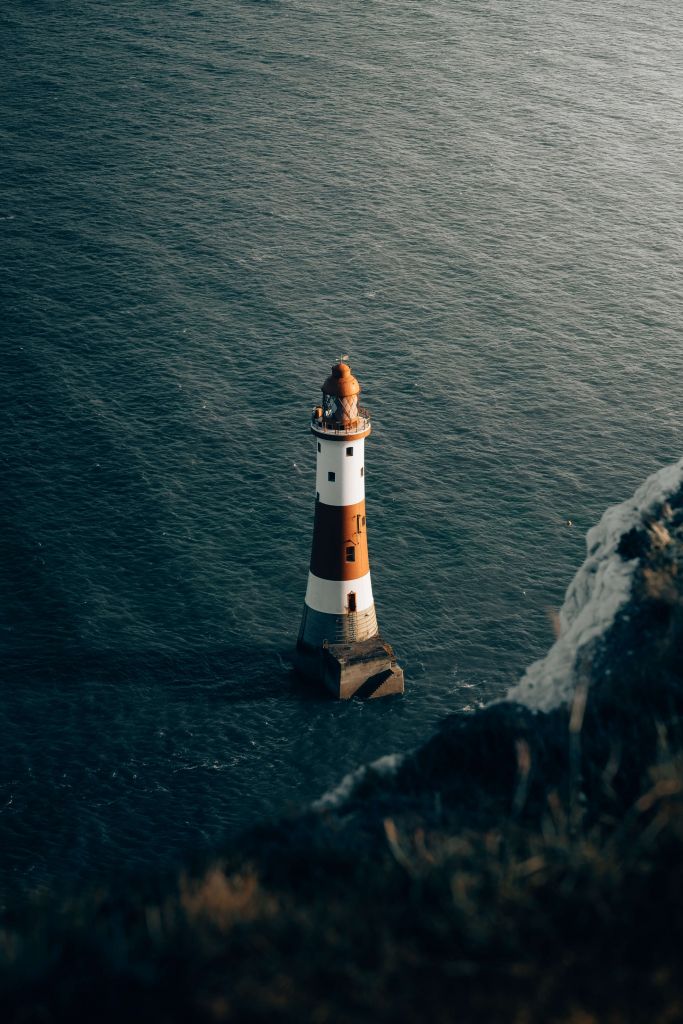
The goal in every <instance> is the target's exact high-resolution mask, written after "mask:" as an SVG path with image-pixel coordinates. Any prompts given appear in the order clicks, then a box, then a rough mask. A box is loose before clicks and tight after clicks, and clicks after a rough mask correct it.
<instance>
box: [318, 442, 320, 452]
mask: <svg viewBox="0 0 683 1024" xmlns="http://www.w3.org/2000/svg"><path fill="white" fill-rule="evenodd" d="M318 451H320V441H318Z"/></svg>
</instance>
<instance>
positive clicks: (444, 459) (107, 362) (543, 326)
mask: <svg viewBox="0 0 683 1024" xmlns="http://www.w3.org/2000/svg"><path fill="white" fill-rule="evenodd" d="M0 19H1V20H2V25H1V26H0V28H1V32H0V38H1V39H2V43H1V44H0V45H1V46H2V50H3V59H2V61H1V62H0V78H1V80H2V91H3V102H2V106H1V107H0V235H1V244H0V278H1V281H0V292H1V294H2V296H3V298H2V320H3V323H2V328H3V334H4V344H3V349H4V357H3V371H4V372H3V374H2V382H1V385H0V386H1V387H2V395H1V396H0V398H1V401H0V417H1V419H2V428H3V429H2V435H1V436H2V445H1V446H0V459H1V471H2V485H1V486H2V490H1V493H2V504H1V506H0V508H1V514H2V530H1V531H0V544H1V545H2V549H3V557H2V563H1V567H0V583H1V585H2V594H3V597H2V619H1V627H2V633H1V643H2V648H3V649H2V675H3V682H2V701H1V707H0V851H1V852H0V868H1V872H0V881H1V883H2V891H3V892H4V893H11V892H14V891H16V890H26V889H31V888H36V887H40V886H42V885H46V884H48V885H52V886H71V885H74V884H77V883H78V882H79V881H80V880H83V879H85V880H96V879H98V878H101V877H104V876H107V875H110V874H112V873H114V872H118V871H120V870H124V871H130V870H132V871H139V870H143V871H146V870H154V869H156V868H157V867H165V866H169V865H172V864H173V863H175V862H176V861H177V860H178V859H179V858H180V857H182V856H184V855H186V854H187V853H188V852H189V851H191V850H193V849H197V848H201V847H206V846H211V845H214V844H216V843H218V842H219V841H220V839H221V838H222V837H224V836H226V835H230V834H235V833H236V831H237V830H239V829H240V828H243V827H245V826H247V825H249V824H251V823H253V822H255V821H257V820H259V819H260V818H262V817H263V816H265V815H270V814H275V813H278V812H280V811H282V810H283V809H287V808H293V807H296V806H299V805H301V804H302V803H304V802H306V801H308V800H310V799H312V798H314V797H315V796H317V795H319V794H320V793H321V792H322V791H323V790H325V789H326V788H328V787H329V786H330V785H332V784H334V783H335V782H336V781H337V780H338V779H339V778H340V776H342V775H343V774H344V773H345V772H347V771H348V770H349V769H350V768H352V767H354V766H355V765H356V764H358V763H359V762H360V761H364V760H367V759H370V758H374V757H377V756H380V755H381V754H385V753H388V752H390V751H394V750H397V749H405V748H409V747H410V746H413V745H415V744H417V743H418V742H419V741H421V740H422V739H423V738H425V737H426V736H427V735H429V733H430V732H431V731H432V729H433V728H434V726H435V724H436V723H437V722H438V720H439V719H440V718H442V717H443V716H444V715H446V714H448V713H450V712H453V711H458V710H461V711H467V710H471V709H473V708H474V707H476V706H477V705H478V704H479V703H480V702H482V701H484V700H486V699H487V698H489V697H491V696H496V695H500V694H502V693H504V692H505V689H506V687H507V686H508V685H509V684H510V682H512V681H514V680H515V679H516V677H517V676H518V675H519V674H520V673H521V671H522V670H523V668H524V667H525V666H526V664H527V663H528V662H529V661H530V660H532V659H533V658H535V657H538V656H539V655H540V654H541V653H543V651H544V650H545V648H546V647H547V645H548V643H549V642H550V640H551V630H550V626H549V622H548V609H550V608H552V607H554V606H557V605H558V604H559V603H560V602H561V600H562V595H563V591H564V589H565V587H566V585H567V583H568V581H569V579H570V577H571V575H572V573H573V571H574V569H575V567H576V566H577V565H578V564H579V562H580V561H581V560H582V557H583V546H584V542H583V534H584V532H585V530H586V528H587V527H588V526H590V525H591V524H592V523H593V522H594V521H595V520H596V518H597V517H598V516H599V515H600V513H601V511H602V510H603V508H604V507H605V506H606V505H607V504H609V503H611V502H613V501H616V500H621V499H622V498H624V497H626V496H628V494H630V493H631V491H632V490H633V489H634V488H635V486H636V485H637V484H638V483H639V482H640V481H641V479H642V478H643V477H644V476H645V475H647V474H648V473H650V472H651V471H653V470H654V469H655V468H657V467H658V466H659V465H661V464H663V463H665V462H668V461H670V460H673V459H674V458H677V457H679V456H680V454H681V448H682V447H683V444H682V440H681V400H680V396H681V393H682V391H681V366H682V364H683V344H682V341H681V330H680V325H681V322H682V321H683V290H682V288H681V277H680V274H681V253H682V252H683V218H682V215H681V208H682V198H683V197H682V195H681V192H682V190H681V167H682V166H683V141H682V138H683V137H682V121H683V115H682V110H683V106H682V103H683V65H682V64H681V58H680V55H681V53H682V52H683V14H682V13H681V9H680V6H679V5H678V4H675V3H670V2H666V0H653V2H652V3H650V4H648V5H643V4H641V3H638V2H636V0H621V2H620V0H614V2H606V3H601V2H598V3H596V2H594V0H591V2H587V0H576V2H574V3H571V4H567V3H565V2H562V3H560V2H559V0H547V2H545V3H543V4H539V3H532V2H525V0H517V2H503V0H486V2H485V0H462V2H457V3H454V2H452V0H425V2H424V3H420V4H414V3H411V2H409V0H393V2H391V3H368V2H367V0H345V2H343V3H340V4H323V3H321V2H320V0H280V2H278V0H272V2H265V0H263V2H244V0H231V2H230V3H224V2H221V0H198V2H197V3H196V4H195V5H194V6H190V5H188V4H184V3H179V2H177V0H171V2H165V3H147V4H135V3H131V2H121V3H117V4H108V3H104V2H99V3H98V2H93V3H90V4H87V5H83V4H77V3H74V2H72V0H64V2H62V3H59V4H57V3H52V2H49V0H45V2H38V0H34V2H22V3H18V2H15V0H9V3H6V4H5V5H4V6H3V13H2V14H1V15H0ZM341 352H347V353H349V355H350V358H351V363H352V366H353V368H354V371H355V372H356V373H357V375H358V376H359V378H360V380H361V382H362V384H363V385H364V399H365V402H366V404H367V405H368V406H369V407H370V408H371V410H372V413H373V416H374V424H375V429H374V432H373V436H372V437H371V439H370V441H369V443H368V448H367V489H368V514H369V527H370V546H371V559H372V565H373V581H374V588H375V596H376V599H377V604H378V610H379V615H380V623H381V626H382V628H383V632H384V634H385V635H386V637H387V638H388V639H389V640H390V641H392V642H393V644H394V646H395V648H396V650H397V652H398V654H399V656H400V659H401V661H402V663H403V665H404V666H405V669H406V679H407V692H406V695H405V697H404V698H402V699H393V700H388V701H384V702H382V701H377V702H370V703H368V704H362V703H359V702H351V703H349V704H344V705H341V704H336V703H334V702H331V701H327V700H325V699H322V698H319V697H317V696H316V695H315V694H310V693H307V692H305V691H301V690H300V689H298V688H297V687H296V686H293V684H292V680H291V677H290V671H289V660H288V659H289V653H290V650H291V646H292V643H293V640H294V638H295V636H296V631H297V628H298V620H299V615H300V610H301V604H302V600H303V594H304V589H305V581H306V573H307V559H308V551H309V545H310V532H311V523H312V511H313V498H314V458H315V456H314V444H313V440H312V438H311V437H310V435H309V434H308V433H307V416H308V413H309V410H310V407H311V405H312V404H313V402H314V401H315V400H316V398H317V394H318V392H317V389H318V387H319V385H320V383H321V381H322V380H323V378H324V377H325V376H326V375H327V373H328V371H329V366H330V364H331V363H332V361H334V360H335V358H336V357H337V356H338V355H339V354H340V353H341ZM567 519H571V520H573V522H574V526H573V527H569V526H567V525H566V520H567Z"/></svg>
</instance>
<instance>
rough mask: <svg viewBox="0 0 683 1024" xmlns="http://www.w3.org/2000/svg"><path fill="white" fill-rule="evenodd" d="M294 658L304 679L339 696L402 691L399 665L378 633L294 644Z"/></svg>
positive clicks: (376, 694)
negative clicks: (331, 641) (349, 640)
mask: <svg viewBox="0 0 683 1024" xmlns="http://www.w3.org/2000/svg"><path fill="white" fill-rule="evenodd" d="M294 660H295V664H296V667H297V669H298V671H299V672H300V673H301V674H302V675H303V676H306V678H307V679H310V680H312V681H313V682H315V683H319V684H322V685H323V686H324V687H325V689H327V690H329V691H330V693H331V694H332V695H333V696H334V697H337V698H338V699H339V700H348V699H349V697H364V698H371V697H388V696H389V695H390V694H394V693H403V691H404V682H403V669H402V668H401V666H400V665H399V664H398V663H397V661H396V658H395V656H394V652H393V650H392V648H391V646H390V645H389V644H388V643H386V642H385V641H384V640H383V639H382V637H381V636H374V637H372V638H371V639H370V640H359V641H357V642H355V643H347V644H343V643H342V644H323V645H322V646H321V647H309V646H308V645H305V644H298V645H297V648H296V651H295V654H294Z"/></svg>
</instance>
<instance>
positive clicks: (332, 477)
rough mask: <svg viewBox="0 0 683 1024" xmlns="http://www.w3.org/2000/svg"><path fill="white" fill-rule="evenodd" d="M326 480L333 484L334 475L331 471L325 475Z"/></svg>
mask: <svg viewBox="0 0 683 1024" xmlns="http://www.w3.org/2000/svg"><path fill="white" fill-rule="evenodd" d="M327 479H328V480H331V481H332V482H333V483H334V479H335V477H334V473H333V472H332V470H330V471H329V473H328V474H327Z"/></svg>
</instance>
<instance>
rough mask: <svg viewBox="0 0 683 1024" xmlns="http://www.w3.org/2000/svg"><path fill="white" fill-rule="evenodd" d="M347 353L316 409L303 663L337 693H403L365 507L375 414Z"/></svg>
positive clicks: (299, 658) (299, 661)
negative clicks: (363, 401)
mask: <svg viewBox="0 0 683 1024" xmlns="http://www.w3.org/2000/svg"><path fill="white" fill-rule="evenodd" d="M360 390H361V389H360V384H359V383H358V381H357V380H356V378H355V377H354V376H353V374H352V373H351V368H350V367H349V365H348V363H346V362H344V361H343V360H340V362H338V363H337V364H336V365H335V366H333V367H332V372H331V374H330V376H329V377H328V378H327V380H326V381H325V383H324V384H323V386H322V403H321V404H320V405H318V406H316V408H315V409H314V410H313V414H312V416H311V433H312V434H313V437H314V439H315V442H316V483H315V517H314V523H313V544H312V548H311V562H310V570H309V573H308V585H307V587H306V597H305V600H304V611H303V616H302V619H301V628H300V629H299V637H298V640H297V645H296V659H295V660H296V665H297V668H298V669H299V671H300V672H301V673H302V674H303V675H305V676H307V677H308V678H310V679H313V680H314V681H316V682H319V683H321V684H322V685H323V686H325V687H326V688H327V689H328V690H330V691H331V692H332V693H333V694H334V696H335V697H339V698H342V699H345V698H348V697H352V696H354V695H356V696H363V697H383V696H387V695H388V694H392V693H403V670H402V669H401V667H400V666H399V665H398V664H397V662H396V658H395V656H394V652H393V650H392V648H391V647H390V646H389V644H388V643H386V641H385V640H384V639H383V638H382V637H381V635H380V632H379V628H378V625H377V613H376V611H375V603H374V599H373V596H372V581H371V579H370V560H369V556H368V539H367V514H366V511H365V439H366V438H367V437H368V436H369V435H370V431H371V429H372V427H371V423H370V414H369V412H368V411H367V409H364V408H362V407H361V406H360V405H359V395H360Z"/></svg>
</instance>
